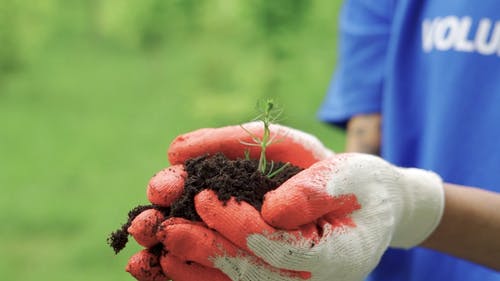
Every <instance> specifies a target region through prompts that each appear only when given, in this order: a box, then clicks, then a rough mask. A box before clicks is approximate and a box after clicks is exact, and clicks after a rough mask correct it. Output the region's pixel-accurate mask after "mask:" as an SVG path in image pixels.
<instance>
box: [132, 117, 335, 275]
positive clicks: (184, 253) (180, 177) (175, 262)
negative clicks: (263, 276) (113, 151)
mask: <svg viewBox="0 0 500 281" xmlns="http://www.w3.org/2000/svg"><path fill="white" fill-rule="evenodd" d="M243 126H244V127H245V129H246V130H248V131H250V132H251V134H253V135H254V136H258V137H261V136H262V134H263V129H262V128H263V126H262V125H261V124H260V123H258V122H252V123H247V124H244V125H243ZM270 130H271V137H272V138H274V139H275V140H279V142H276V143H274V144H273V145H271V146H269V147H268V149H267V154H266V155H267V158H268V159H270V160H274V161H281V162H289V163H291V164H293V165H296V166H299V167H303V168H307V167H309V166H310V165H312V164H313V163H315V162H317V161H319V160H321V159H325V158H327V157H329V156H331V155H332V154H333V153H332V152H331V151H329V150H328V149H326V148H325V147H324V146H323V145H322V144H321V143H320V142H319V141H318V140H317V139H316V138H315V137H313V136H311V135H308V134H306V133H304V132H301V131H298V130H294V129H291V128H287V127H284V126H279V125H272V126H271V128H270ZM251 141H252V136H251V135H249V134H248V132H246V131H245V130H243V129H242V128H241V127H240V126H229V127H223V128H216V129H201V130H198V131H194V132H191V133H188V134H185V135H181V136H179V137H177V138H176V139H175V140H174V141H173V143H172V144H171V146H170V148H169V151H168V156H169V161H170V163H171V164H172V165H173V166H171V167H169V168H167V169H164V170H162V171H160V172H159V173H158V174H156V175H155V176H154V177H153V178H152V179H151V181H150V182H149V185H148V189H147V196H148V199H149V201H150V202H151V203H153V204H156V205H159V206H163V207H169V206H170V205H171V204H172V203H173V202H174V201H175V200H177V199H178V198H179V197H180V196H181V195H182V192H183V186H184V180H185V179H186V176H187V175H186V172H185V171H184V167H183V165H182V164H183V163H184V161H185V160H187V159H189V158H194V157H198V156H201V155H206V154H210V155H211V154H215V153H217V152H222V153H223V154H225V155H226V156H227V157H228V158H232V159H235V158H243V157H244V153H245V150H249V153H250V157H251V158H255V159H256V158H258V157H259V154H260V149H259V148H256V147H249V146H247V145H244V144H242V142H251ZM252 208H253V207H252ZM254 210H255V209H254ZM161 220H163V217H162V216H161V213H160V212H158V211H157V210H154V209H150V210H147V211H144V212H143V213H141V214H140V215H139V216H137V217H136V218H135V219H134V221H133V222H132V225H131V226H130V227H129V229H128V231H129V233H130V234H132V236H133V237H134V238H135V239H136V241H137V242H138V243H139V244H141V245H143V246H145V247H151V246H152V245H155V244H157V243H158V242H159V241H160V242H162V243H163V244H164V245H165V246H166V249H167V250H168V254H165V255H163V256H162V257H161V258H160V264H161V267H162V268H163V269H162V271H163V272H164V273H166V274H168V276H169V277H171V278H172V279H174V280H176V281H182V280H201V279H205V280H206V279H207V278H212V279H210V280H231V279H228V277H227V275H226V274H224V273H222V272H221V271H220V270H219V269H218V268H217V266H215V265H214V264H213V263H211V262H210V260H211V259H209V256H208V255H209V254H210V255H213V254H215V252H214V250H216V249H214V245H216V244H217V243H219V242H220V243H224V245H225V246H224V248H225V249H229V248H231V249H232V253H233V254H237V255H245V256H246V258H247V262H250V263H256V264H259V265H261V266H264V267H266V268H269V270H271V271H274V272H280V273H279V274H281V275H284V276H295V275H297V276H302V277H304V275H303V273H297V272H290V271H287V270H278V269H272V268H271V267H270V266H269V265H267V264H265V263H264V262H263V261H261V260H260V259H259V258H257V257H255V256H254V255H252V254H250V253H245V250H243V249H245V248H242V249H240V248H238V247H237V246H236V245H234V244H233V243H231V242H229V241H227V240H226V239H225V238H224V237H222V236H220V234H218V233H216V232H214V231H212V230H210V229H208V228H207V227H206V226H205V224H204V223H198V222H196V223H195V222H191V221H187V220H183V219H180V218H170V219H168V220H167V221H164V222H163V223H162V224H161V225H160V226H159V227H158V224H159V222H160V221H161ZM313 228H314V227H313V225H310V226H308V227H306V230H305V231H303V233H299V232H298V233H297V235H306V234H307V235H309V237H313V236H315V235H316V233H315V231H314V230H313ZM157 229H158V230H159V231H158V232H156V230H157ZM269 229H271V228H269ZM169 232H173V233H180V234H168V235H167V233H169ZM206 237H210V239H208V240H207V238H206ZM190 238H192V239H194V240H195V241H196V243H201V244H202V245H201V246H200V249H201V250H199V251H197V253H198V255H201V256H204V255H205V256H204V258H205V259H202V260H201V261H200V259H199V257H200V256H198V258H191V257H190V255H191V252H193V249H195V248H196V247H192V245H193V244H192V243H188V244H186V243H184V242H183V241H188V240H189V239H190ZM222 241H224V242H222ZM211 243H212V244H211ZM213 243H215V244H213ZM207 247H209V248H207ZM203 249H208V252H207V251H204V250H203ZM141 253H142V255H144V253H143V252H141ZM173 253H175V254H173ZM195 254H196V253H195ZM138 255H140V254H138ZM147 258H149V256H148V257H147ZM142 260H144V259H138V258H137V257H135V258H133V259H131V260H130V262H129V265H128V266H127V270H128V271H129V272H130V273H131V274H132V275H134V276H135V277H136V278H138V279H139V280H144V281H147V280H153V279H148V278H147V277H144V274H142V275H141V271H143V270H144V267H141V265H142ZM186 261H190V262H189V263H186ZM191 261H193V262H191ZM158 267H159V266H158V265H157V264H155V268H153V269H152V270H155V271H156V270H158ZM135 269H137V270H136V271H134V270H135ZM306 275H307V274H306ZM138 276H140V277H141V278H142V279H141V278H139V277H138ZM207 276H210V277H207ZM253 280H260V278H256V279H253Z"/></svg>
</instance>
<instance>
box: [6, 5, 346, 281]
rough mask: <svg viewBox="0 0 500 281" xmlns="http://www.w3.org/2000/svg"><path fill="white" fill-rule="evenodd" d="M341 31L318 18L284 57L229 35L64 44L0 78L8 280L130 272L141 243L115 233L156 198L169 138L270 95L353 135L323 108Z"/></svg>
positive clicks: (223, 121)
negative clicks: (117, 239) (124, 242)
mask: <svg viewBox="0 0 500 281" xmlns="http://www.w3.org/2000/svg"><path fill="white" fill-rule="evenodd" d="M334 16H335V13H332V19H331V21H330V22H329V23H334V22H335V18H334ZM334 30H335V27H334V26H329V27H325V26H320V25H318V24H316V25H309V26H307V28H305V29H304V30H302V31H301V32H299V33H297V34H292V35H290V36H288V37H284V39H283V40H288V43H289V45H288V46H289V47H288V48H287V49H286V51H287V53H286V54H285V56H283V57H280V56H278V57H277V56H276V55H275V54H273V53H272V52H270V51H269V48H268V46H265V44H261V42H259V41H255V40H254V41H252V40H253V39H248V40H247V39H245V38H243V37H237V38H236V39H228V38H227V37H225V36H223V35H224V34H223V35H220V36H216V35H213V34H208V35H200V36H199V37H198V38H196V39H189V40H187V39H186V40H184V41H178V42H175V43H172V44H171V45H169V46H168V47H165V48H162V49H159V50H156V51H153V52H149V53H144V52H139V51H132V50H127V49H125V48H114V47H110V46H103V45H99V44H91V45H89V46H85V45H83V46H81V45H77V44H54V45H53V46H50V48H47V49H46V50H45V51H44V53H43V55H42V56H39V57H37V58H36V59H34V60H32V61H31V62H30V63H29V64H27V65H25V66H24V67H23V68H22V69H21V70H19V71H18V72H15V73H11V74H9V75H8V76H6V77H3V79H2V80H1V83H2V84H0V171H1V172H0V188H1V196H0V209H1V212H0V221H2V226H1V227H0V247H1V249H2V258H0V280H9V281H21V280H23V281H29V280H51V281H59V280H61V281H62V280H72V281H77V280H93V281H98V280H107V281H112V280H132V278H131V277H129V276H128V274H126V273H125V272H124V271H123V269H124V266H125V264H126V261H127V259H128V257H129V256H130V255H131V254H132V253H134V252H135V251H137V250H138V249H139V247H138V246H137V245H135V244H134V243H131V244H130V245H129V246H128V247H127V248H126V249H125V250H124V251H123V252H122V253H120V254H119V255H117V256H115V255H114V253H113V251H112V250H111V249H110V248H109V247H108V246H107V245H106V243H105V240H106V237H107V235H108V234H109V233H110V232H111V231H112V230H114V229H116V228H117V227H119V225H120V224H121V223H122V222H124V220H125V217H126V213H127V211H128V210H129V209H130V208H132V207H134V206H135V205H137V204H142V203H146V197H145V186H146V184H147V182H148V180H149V178H150V177H151V176H152V175H153V174H154V173H155V172H157V171H158V170H160V169H162V168H163V167H166V166H168V162H167V159H166V150H167V147H168V145H169V143H170V141H171V140H172V139H173V138H174V137H175V136H176V135H178V134H180V133H184V132H187V131H190V130H193V129H196V128H200V127H215V126H222V125H231V124H238V123H242V122H245V121H247V120H249V119H250V118H252V116H254V114H255V112H254V105H255V102H256V101H257V100H258V99H259V98H262V97H264V96H272V97H274V98H275V100H276V101H277V102H278V103H280V104H281V105H282V106H283V107H284V109H285V112H284V119H283V121H282V123H283V124H286V125H289V126H292V127H295V128H298V129H302V130H304V131H307V132H310V133H313V134H315V135H317V136H318V137H319V138H320V139H321V140H322V141H323V142H324V143H325V144H327V146H329V147H330V148H332V149H334V150H336V151H340V150H341V149H342V147H343V144H344V139H343V138H344V136H343V134H342V133H341V132H339V131H336V130H334V129H332V128H330V127H328V126H326V125H324V124H321V123H320V122H319V121H318V120H317V119H316V111H317V109H318V106H319V105H320V103H321V100H322V98H323V96H324V93H325V91H326V88H327V86H328V82H329V79H330V76H331V73H332V71H333V68H334V62H335V57H334V54H335V34H334V33H333V32H334ZM230 31H231V30H230ZM237 31H238V30H236V31H234V30H233V31H231V32H233V33H234V34H237V33H238V32H237ZM225 34H226V33H225Z"/></svg>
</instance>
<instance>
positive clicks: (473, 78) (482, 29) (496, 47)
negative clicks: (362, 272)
mask: <svg viewBox="0 0 500 281" xmlns="http://www.w3.org/2000/svg"><path fill="white" fill-rule="evenodd" d="M340 28H341V34H340V42H339V44H340V46H339V52H340V56H339V62H338V66H337V69H336V72H335V75H334V78H333V80H332V84H331V86H330V89H329V92H328V95H327V97H326V99H325V101H324V104H323V106H322V108H321V109H320V112H319V117H320V118H321V119H322V120H324V121H326V122H329V123H332V124H337V125H340V126H344V125H345V123H346V121H347V120H348V119H349V118H350V117H352V116H353V115H356V114H360V113H374V112H380V113H382V116H383V121H382V148H381V154H382V156H383V157H384V158H385V159H387V160H389V161H390V162H392V163H394V164H396V165H399V166H406V167H420V168H424V169H429V170H433V171H435V172H437V173H438V174H440V175H441V176H442V177H443V179H444V180H445V181H447V182H451V183H458V184H463V185H469V186H477V187H480V188H484V189H488V190H493V191H496V192H499V191H500V1H498V0H482V1H469V0H455V1H448V0H432V1H431V0H400V1H396V0H376V1H375V0H348V1H346V2H345V4H344V7H343V10H342V12H341V18H340ZM457 231H460V230H459V229H457ZM499 239H500V236H499ZM369 280H383V281H392V280H394V281H396V280H397V281H402V280H404V281H417V280H418V281H423V280H425V281H433V280H436V281H438V280H439V281H442V280H454V281H462V280H463V281H489V280H496V281H499V280H500V273H499V272H495V271H493V270H490V269H487V268H484V267H482V266H479V265H475V264H472V263H469V262H466V261H463V260H460V259H457V258H454V257H450V256H447V255H445V254H442V253H437V252H433V251H431V250H427V249H423V248H416V249H412V250H408V251H406V250H392V249H391V250H388V251H387V252H386V254H385V255H384V257H383V258H382V261H381V263H380V264H379V266H378V267H377V268H376V270H375V271H374V272H373V273H372V274H371V275H370V277H369Z"/></svg>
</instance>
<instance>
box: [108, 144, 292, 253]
mask: <svg viewBox="0 0 500 281" xmlns="http://www.w3.org/2000/svg"><path fill="white" fill-rule="evenodd" d="M184 165H185V170H186V172H187V178H186V181H185V184H184V193H183V195H182V196H181V198H179V199H178V200H177V201H176V202H174V204H172V206H170V208H164V207H160V206H157V205H141V206H137V207H135V208H134V209H132V210H131V211H130V212H129V214H128V220H127V222H126V223H125V224H123V225H122V227H121V228H119V229H118V230H116V231H115V232H113V233H111V235H110V236H109V238H108V243H109V245H110V246H111V247H112V248H113V249H114V251H115V253H118V252H120V251H121V250H122V249H123V248H124V247H125V245H126V243H127V241H128V233H127V228H128V227H129V226H130V224H131V222H132V220H133V219H134V218H135V217H136V216H137V215H139V214H140V213H141V212H143V211H145V210H147V209H151V208H154V209H157V210H159V211H161V212H162V213H163V214H164V215H165V217H166V218H169V217H181V218H185V219H188V220H191V221H200V220H201V219H200V217H199V215H198V214H197V213H196V210H195V207H194V197H195V195H196V194H198V193H199V192H200V191H202V190H204V189H211V190H213V191H215V193H216V194H217V196H218V198H219V200H221V201H222V202H227V201H228V200H229V199H230V198H231V197H235V198H236V200H237V201H238V202H241V201H245V202H247V203H249V204H251V205H252V206H254V207H255V208H256V209H257V210H259V211H260V209H261V207H262V201H263V199H264V195H265V194H266V193H267V192H268V191H270V190H273V189H276V188H277V187H278V186H280V185H281V184H282V183H283V182H285V181H286V180H287V179H289V178H290V177H292V176H294V175H295V174H297V173H298V172H300V170H301V169H300V168H299V167H296V166H293V165H287V166H286V167H285V168H284V169H283V171H281V172H280V173H278V174H277V175H275V176H274V177H272V178H268V177H267V176H265V175H264V174H262V173H261V172H260V171H258V169H257V167H258V160H247V159H237V160H229V159H227V158H226V157H225V156H224V155H223V154H220V153H219V154H215V155H213V156H201V157H197V158H193V159H189V160H187V161H186V162H185V163H184ZM283 165H285V163H280V162H279V163H274V167H273V169H274V170H276V169H279V168H280V167H282V166H283Z"/></svg>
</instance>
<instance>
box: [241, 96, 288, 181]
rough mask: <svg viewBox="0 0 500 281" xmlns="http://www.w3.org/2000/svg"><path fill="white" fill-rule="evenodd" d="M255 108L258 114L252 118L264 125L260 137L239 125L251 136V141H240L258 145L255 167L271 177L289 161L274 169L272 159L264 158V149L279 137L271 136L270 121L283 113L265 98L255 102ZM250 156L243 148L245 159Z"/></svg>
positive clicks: (249, 144) (270, 100)
mask: <svg viewBox="0 0 500 281" xmlns="http://www.w3.org/2000/svg"><path fill="white" fill-rule="evenodd" d="M257 110H258V112H259V115H257V117H255V118H254V120H258V121H262V124H263V126H264V133H263V135H262V138H260V137H258V136H256V135H255V134H253V133H252V132H250V131H249V130H248V129H246V128H245V127H243V126H241V128H242V129H243V130H245V132H247V133H248V134H249V135H250V137H251V138H252V141H253V142H252V143H250V142H244V141H241V143H242V144H244V145H248V146H256V147H260V157H259V165H258V167H257V169H258V170H259V171H260V172H261V173H262V174H264V175H266V176H267V177H268V178H272V177H274V176H275V175H277V174H278V173H280V172H281V171H283V170H284V169H285V168H286V167H287V166H288V165H290V163H285V164H284V165H283V166H281V167H280V168H278V169H276V170H274V161H271V162H269V163H268V161H267V158H266V149H267V147H269V146H270V145H272V144H275V143H278V142H280V141H281V139H275V137H276V135H274V136H271V131H270V129H269V127H270V125H271V123H273V122H276V121H277V120H278V118H279V117H280V116H281V114H282V113H283V110H282V109H281V108H278V107H276V106H275V105H274V101H273V100H272V99H266V100H265V101H261V102H259V103H258V104H257ZM249 158H250V151H249V150H245V159H249Z"/></svg>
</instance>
